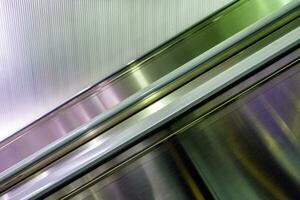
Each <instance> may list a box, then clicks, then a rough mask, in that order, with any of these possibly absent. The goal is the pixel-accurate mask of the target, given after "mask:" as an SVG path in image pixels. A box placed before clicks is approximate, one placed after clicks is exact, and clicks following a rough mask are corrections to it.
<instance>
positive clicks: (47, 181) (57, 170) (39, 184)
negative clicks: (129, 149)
mask: <svg viewBox="0 0 300 200" xmlns="http://www.w3.org/2000/svg"><path fill="white" fill-rule="evenodd" d="M299 30H300V29H299V28H298V29H295V30H294V31H292V32H290V33H289V34H286V35H285V36H283V37H281V38H280V39H279V40H276V41H274V42H272V43H271V44H270V45H268V46H266V47H264V48H263V49H261V50H260V51H258V52H257V53H255V54H253V55H251V56H249V57H247V58H246V59H245V60H243V61H241V62H239V63H237V64H236V65H234V66H232V67H231V68H229V69H226V70H225V71H224V72H222V71H221V72H220V71H219V74H217V75H216V76H213V77H211V79H209V81H207V82H205V83H204V84H203V85H200V86H198V87H197V88H195V90H193V91H191V92H189V90H188V91H186V92H187V93H186V95H184V96H183V97H182V99H179V101H178V102H176V101H175V102H174V103H172V104H171V105H170V106H166V107H165V108H164V110H160V111H159V112H157V113H155V115H151V116H149V117H148V118H145V120H143V122H144V124H142V123H141V124H136V123H135V124H133V126H132V127H127V129H124V127H120V126H116V127H114V128H113V129H111V130H110V131H109V132H107V133H106V134H103V135H101V136H99V137H98V138H96V139H94V141H98V140H100V141H101V138H105V137H109V138H110V139H109V141H108V140H107V141H106V142H105V143H103V145H100V146H97V147H90V146H89V143H88V144H86V145H84V146H82V147H80V148H79V149H77V150H76V151H74V152H72V153H71V154H70V155H68V156H66V157H65V158H64V159H63V160H61V161H59V162H58V163H57V164H53V165H52V166H50V168H49V170H50V171H51V173H49V174H51V176H48V177H46V178H42V179H40V175H37V176H36V177H34V178H33V179H32V180H29V181H28V182H27V183H26V182H25V185H24V186H21V187H19V188H18V187H17V188H15V189H13V190H12V191H11V192H10V194H7V196H8V197H10V198H12V199H13V198H20V197H23V198H29V197H32V196H35V195H38V193H39V192H44V190H48V189H49V188H51V187H53V186H54V185H56V184H58V183H57V182H58V181H61V180H64V181H65V180H66V179H68V178H70V176H74V175H76V174H75V172H76V171H77V170H78V169H79V168H78V167H79V166H80V170H83V169H82V168H84V167H86V166H87V165H88V164H91V163H95V161H96V160H97V159H99V158H102V156H104V157H105V156H107V153H111V152H114V151H115V149H111V148H112V146H113V145H115V144H117V145H118V144H119V143H120V141H122V142H125V143H126V144H127V141H125V140H127V137H129V138H131V137H134V138H135V137H136V136H135V135H136V134H139V131H140V130H139V128H143V127H144V126H146V125H149V124H151V123H157V122H156V121H158V122H159V121H160V120H163V119H166V116H165V115H169V114H168V112H169V111H170V112H171V113H173V114H174V112H176V109H182V106H186V105H188V106H190V104H191V102H193V103H196V102H197V98H196V97H198V98H199V99H202V98H201V96H202V95H205V94H203V93H205V92H204V91H207V92H209V89H208V88H210V89H211V90H212V89H213V87H214V86H213V85H218V84H220V85H222V86H221V87H224V84H223V83H222V81H230V80H236V78H237V77H236V76H238V77H240V74H239V73H242V74H244V73H243V71H245V73H249V72H250V71H251V70H253V69H256V68H257V67H259V66H260V65H259V64H257V63H260V62H263V63H265V62H267V61H268V59H270V58H273V54H272V53H274V54H277V53H276V51H281V50H284V49H285V46H286V45H287V46H289V43H291V42H292V41H298V38H297V37H295V36H298V33H299ZM290 37H292V38H293V39H292V38H290ZM291 39H292V40H291ZM279 41H280V42H279ZM270 53H271V55H269V54H270ZM262 55H263V56H262ZM256 62H257V63H256ZM251 66H253V67H251ZM249 67H251V70H249V69H248V68H249ZM233 69H234V70H233ZM234 71H238V72H239V73H238V74H235V72H234ZM232 75H233V77H231V76H232ZM224 76H225V77H227V78H228V79H224ZM217 77H218V78H217ZM219 79H220V80H222V81H220V80H219ZM226 84H227V83H226ZM207 87H208V88H207ZM216 87H217V86H216ZM199 91H201V92H199ZM195 92H196V93H195ZM185 100H186V101H185ZM181 104H183V105H181ZM175 108H176V109H175ZM174 110H175V111H174ZM159 116H161V118H160V117H159ZM172 117H174V116H172ZM168 119H170V118H168ZM134 122H136V121H134ZM122 124H123V126H128V123H126V122H124V123H122ZM152 128H153V126H151V127H150V129H152ZM106 148H107V149H108V150H107V149H106ZM117 148H118V149H120V148H121V147H117ZM84 149H90V150H89V152H87V154H86V155H83V154H82V155H81V156H80V157H81V158H80V159H79V158H78V157H77V155H78V153H80V151H82V150H84ZM105 151H106V152H105ZM108 151H109V152H108ZM100 154H101V155H100ZM75 159H76V160H75ZM66 165H68V166H66ZM62 166H65V168H63V167H62ZM76 168H77V169H76ZM29 185H30V188H27V189H25V188H26V187H28V186H29ZM36 190H37V191H36ZM14 192H15V194H14Z"/></svg>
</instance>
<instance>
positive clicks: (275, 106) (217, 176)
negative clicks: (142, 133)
mask: <svg viewBox="0 0 300 200" xmlns="http://www.w3.org/2000/svg"><path fill="white" fill-rule="evenodd" d="M299 86H300V65H299V64H298V65H297V66H295V67H294V68H293V69H291V70H290V71H288V72H286V73H285V74H283V75H281V76H280V77H277V78H276V79H275V80H274V81H272V82H270V83H267V84H265V85H264V86H263V87H262V88H259V89H257V90H256V91H255V92H252V93H251V94H249V95H247V97H244V98H242V99H240V100H239V101H237V102H235V103H234V104H232V105H230V106H228V107H226V108H224V109H222V110H220V111H219V112H216V113H215V114H213V115H212V116H210V117H208V118H207V119H205V120H203V122H201V123H199V124H197V125H195V126H193V127H192V128H190V129H188V130H186V131H185V132H184V133H183V134H181V135H179V138H178V141H179V142H180V143H181V144H182V146H183V148H184V149H185V152H186V153H187V155H188V157H189V159H191V161H192V162H193V164H194V166H195V167H196V169H197V171H198V173H199V174H200V175H201V177H202V178H203V180H204V181H205V183H206V185H207V186H208V188H209V190H210V191H211V193H212V194H213V196H214V197H215V198H216V199H241V198H242V199H299V198H300V190H299V189H300V140H299V139H300V135H299V133H300V127H299V122H300V118H299V116H300V115H299V114H300V110H299V101H300V88H299Z"/></svg>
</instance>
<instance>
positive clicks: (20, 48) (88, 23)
mask: <svg viewBox="0 0 300 200" xmlns="http://www.w3.org/2000/svg"><path fill="white" fill-rule="evenodd" d="M231 1H232V0H213V1H212V0H201V1H198V0H188V1H180V0H168V1H159V0H154V1H132V0H113V1H83V0H79V1H68V0H64V1H58V0H53V1H38V0H31V1H25V0H1V1H0V38H1V43H0V93H1V95H0V133H1V134H0V141H1V140H3V139H4V138H6V137H8V136H9V135H11V134H12V133H14V132H15V131H17V130H19V129H21V128H22V127H24V126H26V125H27V124H29V123H30V122H32V121H34V120H35V119H37V118H39V117H41V116H42V115H44V114H46V113H47V112H49V111H51V110H52V109H54V108H55V107H57V106H59V105H60V104H62V103H63V102H64V101H66V100H67V99H69V98H70V97H72V96H74V95H75V94H76V93H78V92H80V91H81V90H83V89H84V88H86V87H88V86H90V85H92V84H94V83H96V82H98V81H99V80H101V79H103V78H105V77H107V76H108V75H110V74H112V73H113V72H116V71H118V70H119V69H121V68H122V67H123V66H124V65H126V64H127V63H128V62H129V61H131V60H133V59H136V58H138V57H139V56H141V55H143V54H144V53H146V52H147V51H149V50H151V49H153V48H155V47H157V46H158V45H159V44H161V43H162V42H164V41H166V40H168V39H170V38H171V37H173V36H174V35H176V34H178V33H180V32H181V31H183V30H185V29H186V28H188V27H190V26H191V25H193V24H194V23H196V22H198V21H199V20H201V19H203V18H204V17H205V16H207V15H209V14H211V13H212V12H213V11H215V10H217V9H219V8H221V7H223V6H225V5H226V4H228V3H230V2H231Z"/></svg>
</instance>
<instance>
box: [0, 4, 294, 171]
mask: <svg viewBox="0 0 300 200" xmlns="http://www.w3.org/2000/svg"><path fill="white" fill-rule="evenodd" d="M295 2H296V1H295ZM288 3H289V1H280V0H278V1H276V2H274V4H272V7H268V8H266V7H264V6H263V4H264V3H262V2H259V1H256V0H252V1H242V2H240V3H239V4H237V6H236V7H235V8H234V9H232V10H231V12H228V11H227V12H226V15H224V16H223V15H220V16H216V17H215V18H212V19H211V21H209V22H211V23H208V22H205V23H204V25H205V26H204V25H203V24H200V26H199V27H200V29H199V27H196V28H194V29H193V31H195V30H198V29H199V30H198V33H197V34H195V35H192V36H191V35H190V34H191V33H190V32H188V33H187V35H188V36H190V37H188V36H187V35H185V36H184V37H181V39H182V38H184V39H185V40H182V41H181V40H180V42H177V43H175V45H173V46H169V49H168V51H166V52H164V51H163V53H162V54H158V53H157V52H156V54H157V57H153V58H155V59H150V60H149V61H148V62H145V61H143V62H144V63H143V62H142V63H139V62H137V63H133V64H132V67H133V68H134V70H133V71H129V72H130V73H129V72H128V71H127V72H126V73H125V75H126V76H125V75H124V76H125V78H124V77H122V79H118V81H117V82H115V81H112V82H110V83H103V84H101V85H100V86H101V87H99V88H94V90H92V91H89V92H88V93H86V94H85V96H83V97H82V96H81V97H79V98H78V99H77V100H75V101H73V102H71V103H70V104H68V105H67V107H65V108H63V109H61V110H59V112H56V113H52V114H51V115H50V116H47V117H46V118H44V119H42V120H40V121H39V123H38V124H34V125H33V126H30V127H28V128H27V129H25V130H23V131H22V132H20V133H18V134H17V135H16V136H15V137H12V138H10V139H8V140H7V141H5V142H4V143H3V145H2V147H1V149H0V158H1V160H3V162H2V163H1V165H0V167H1V170H5V169H7V168H8V167H10V166H12V165H14V164H16V163H17V162H19V161H21V160H22V159H24V158H26V157H28V156H29V155H31V154H33V153H35V152H36V151H38V150H40V149H41V148H43V147H45V146H46V145H48V144H50V143H52V142H53V141H56V140H57V139H59V138H61V137H62V136H64V135H66V134H68V133H69V132H70V131H71V130H74V129H75V128H77V127H78V126H80V125H81V124H84V123H86V122H88V121H90V120H91V119H92V118H93V117H95V116H96V115H97V114H99V113H101V112H103V111H105V110H107V109H108V108H111V107H113V106H115V105H116V104H118V103H119V102H120V101H121V100H122V99H125V98H126V97H128V96H130V95H131V94H133V93H134V92H135V91H138V90H139V89H141V88H144V87H146V86H147V85H149V84H150V83H152V82H153V81H155V80H156V79H158V78H159V77H160V76H162V75H164V74H166V73H168V72H170V71H171V70H172V69H175V68H177V67H178V66H180V64H182V63H184V62H187V61H188V60H190V59H192V58H193V57H194V56H196V55H197V54H199V53H202V52H204V51H205V50H207V49H209V48H211V47H213V46H214V45H216V44H217V43H218V42H221V41H222V40H224V39H226V38H227V37H229V36H231V35H232V34H234V33H236V32H238V31H239V30H241V29H243V28H244V27H246V26H248V25H249V24H251V23H253V22H255V21H256V20H258V19H260V18H263V17H264V16H268V15H270V14H272V13H273V12H275V11H277V9H279V8H281V7H282V6H284V5H286V4H288ZM249 9H253V11H255V12H256V13H257V15H255V16H253V15H249V16H248V15H244V12H245V10H249ZM232 19H235V20H236V22H238V23H237V24H234V23H232ZM231 26H232V28H230V27H231ZM233 27H234V28H233ZM223 29H224V30H223ZM193 31H192V32H193ZM207 35H209V36H210V37H209V40H208V38H206V36H207ZM203 40H205V44H206V45H201V46H199V45H198V43H199V42H204V41H203ZM167 47H168V46H167ZM187 49H189V51H186V50H187ZM191 49H192V50H191ZM160 51H161V50H160ZM183 52H184V53H183ZM179 54H180V57H179V56H178V55H179ZM174 57H176V59H174ZM161 65H164V67H165V68H163V69H164V71H162V70H159V71H158V70H157V68H160V69H161ZM154 66H155V67H154ZM157 72H159V73H157ZM127 73H129V74H127ZM145 80H147V81H145ZM146 82H147V84H146ZM125 83H126V84H125ZM107 84H108V85H107ZM128 84H130V87H128ZM141 84H142V85H141ZM124 85H126V87H127V89H126V90H124ZM108 97H109V98H110V99H109V100H108ZM115 97H116V98H115ZM114 99H115V100H116V101H114ZM78 102H80V103H78ZM75 103H77V104H75ZM41 133H43V134H41ZM45 133H46V134H45ZM33 138H34V140H33ZM37 140H38V141H39V142H38V143H37V142H36V141H37ZM32 142H33V143H34V144H31V143H32ZM25 145H26V147H27V148H25V149H24V146H25ZM15 152H17V153H15ZM7 155H10V156H7Z"/></svg>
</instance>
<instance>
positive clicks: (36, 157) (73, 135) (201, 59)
mask: <svg viewBox="0 0 300 200" xmlns="http://www.w3.org/2000/svg"><path fill="white" fill-rule="evenodd" d="M299 5H300V1H295V2H291V3H289V4H287V5H285V6H284V7H282V8H281V9H280V10H279V11H278V12H276V13H274V14H272V15H270V16H267V17H265V18H263V19H261V20H259V21H258V22H256V23H255V24H253V25H250V26H249V27H247V28H245V29H244V30H242V31H240V32H238V33H237V34H235V35H233V36H232V37H230V38H228V39H226V40H225V41H223V42H221V43H220V44H218V45H216V46H215V47H213V48H211V49H209V50H208V51H206V52H204V53H203V54H201V55H200V56H198V57H196V58H194V59H192V60H191V61H189V62H188V63H187V64H185V65H183V66H181V67H179V68H177V69H176V70H174V71H172V72H171V73H169V74H167V75H165V76H164V77H162V78H160V79H159V80H157V81H155V82H154V83H152V84H151V85H149V86H148V87H146V88H144V89H142V90H141V91H139V92H137V93H135V94H133V95H132V96H130V97H128V98H127V99H125V100H124V101H122V102H121V103H120V104H118V105H117V106H116V107H114V108H112V109H110V110H108V111H106V112H104V113H101V114H100V115H99V116H97V117H95V118H94V119H93V120H91V121H90V122H88V123H86V124H84V125H82V126H81V127H79V128H77V129H75V130H74V131H72V132H70V134H68V135H67V136H65V137H64V138H62V139H59V140H57V141H55V142H53V143H52V144H50V145H48V146H46V147H44V148H43V149H41V150H40V151H38V152H36V153H34V154H32V155H30V156H29V157H27V158H25V159H24V160H22V161H20V162H19V163H17V164H15V165H14V166H12V167H10V168H8V169H7V170H5V171H3V172H2V173H0V183H1V184H0V187H1V185H2V184H3V183H4V182H5V181H7V180H9V179H10V178H12V177H13V176H15V175H16V174H19V173H20V172H22V171H23V170H25V169H27V168H29V167H30V166H33V165H34V164H35V163H38V162H39V161H41V160H43V159H44V158H46V157H47V156H48V155H50V154H52V153H54V152H55V151H57V150H58V149H61V148H63V147H64V146H65V145H67V144H70V143H72V142H73V141H75V140H76V139H78V138H80V137H81V136H82V135H84V134H85V133H86V132H88V131H89V130H91V129H93V128H94V127H96V126H99V124H101V123H103V122H105V121H107V120H108V119H110V118H112V117H113V116H116V115H117V114H119V113H121V112H122V111H124V110H126V109H127V108H129V107H131V106H133V105H134V104H136V103H138V102H139V101H141V100H142V99H144V98H145V97H147V96H149V95H151V94H153V93H155V92H156V91H158V90H160V89H162V88H163V87H165V86H166V85H168V84H169V83H171V82H173V81H175V80H176V79H178V78H180V77H181V76H183V75H184V74H186V73H188V72H190V71H192V70H193V69H195V68H196V67H198V66H199V65H201V64H203V63H205V62H206V61H208V60H209V59H211V58H213V57H215V56H216V55H218V54H219V53H221V52H223V51H225V50H226V49H228V48H230V47H231V46H233V45H235V44H237V43H238V42H240V41H241V40H243V39H245V38H246V37H248V36H250V35H252V34H254V33H255V32H256V31H258V30H260V29H261V28H263V27H264V26H266V25H268V24H270V23H272V22H273V21H275V20H276V19H278V18H280V17H281V16H283V15H285V14H286V13H288V12H289V11H291V10H293V9H295V8H297V7H299Z"/></svg>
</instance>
